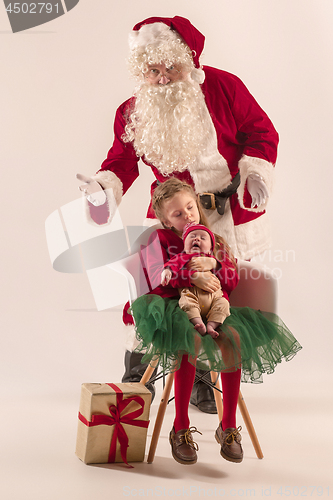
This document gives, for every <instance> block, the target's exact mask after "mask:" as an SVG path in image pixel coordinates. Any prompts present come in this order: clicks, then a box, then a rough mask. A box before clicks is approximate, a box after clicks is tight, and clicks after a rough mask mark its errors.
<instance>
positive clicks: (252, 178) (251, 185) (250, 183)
mask: <svg viewBox="0 0 333 500" xmlns="http://www.w3.org/2000/svg"><path fill="white" fill-rule="evenodd" d="M247 189H248V192H249V193H250V195H251V197H252V203H251V208H255V207H256V206H257V207H258V208H259V207H260V205H262V204H264V203H265V202H266V199H267V198H268V196H269V195H268V190H267V187H266V184H265V183H264V181H263V180H262V178H261V176H260V175H259V174H250V175H249V176H248V178H247Z"/></svg>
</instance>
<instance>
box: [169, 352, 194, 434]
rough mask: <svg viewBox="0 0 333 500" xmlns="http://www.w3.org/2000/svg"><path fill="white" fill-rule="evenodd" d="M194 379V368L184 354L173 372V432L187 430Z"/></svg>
mask: <svg viewBox="0 0 333 500" xmlns="http://www.w3.org/2000/svg"><path fill="white" fill-rule="evenodd" d="M194 377H195V366H194V365H192V363H190V362H189V360H188V356H187V354H184V356H183V358H182V362H181V364H180V368H179V369H178V370H177V371H176V372H175V382H174V390H175V407H176V416H175V421H174V424H173V425H174V428H175V432H178V431H180V430H181V429H188V428H189V426H190V419H189V418H188V405H189V404H190V397H191V392H192V388H193V383H194Z"/></svg>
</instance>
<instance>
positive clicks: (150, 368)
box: [140, 358, 264, 464]
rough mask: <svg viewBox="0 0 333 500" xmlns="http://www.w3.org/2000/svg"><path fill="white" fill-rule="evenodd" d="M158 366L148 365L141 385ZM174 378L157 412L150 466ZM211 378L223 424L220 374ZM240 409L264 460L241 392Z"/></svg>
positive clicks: (167, 384)
mask: <svg viewBox="0 0 333 500" xmlns="http://www.w3.org/2000/svg"><path fill="white" fill-rule="evenodd" d="M157 365H158V358H156V359H153V360H152V361H151V364H150V365H148V367H147V369H146V371H145V373H144V374H143V376H142V378H141V380H140V383H141V384H143V385H145V384H146V383H147V382H148V381H149V380H150V377H151V376H152V374H153V371H154V370H155V368H156V366H157ZM174 376H175V373H174V372H171V373H169V374H168V375H167V377H166V382H165V386H164V389H163V393H162V397H161V401H160V405H159V408H158V411H157V415H156V420H155V425H154V430H153V433H152V437H151V442H150V447H149V453H148V458H147V462H148V463H149V464H151V463H153V460H154V457H155V452H156V447H157V442H158V438H159V436H160V433H161V428H162V424H163V420H164V415H165V411H166V407H167V404H168V400H169V396H170V392H171V389H172V384H173V380H174ZM210 376H211V379H212V383H213V384H214V387H215V388H216V390H214V397H215V402H216V408H217V414H218V419H219V422H221V420H222V415H223V403H222V397H221V388H220V382H219V373H218V372H210ZM238 407H239V409H240V412H241V414H242V417H243V420H244V423H245V425H246V428H247V431H248V433H249V436H250V438H251V441H252V444H253V447H254V449H255V452H256V454H257V457H258V458H263V456H264V455H263V453H262V451H261V447H260V444H259V441H258V437H257V434H256V432H255V430H254V427H253V424H252V420H251V417H250V414H249V412H248V409H247V407H246V404H245V401H244V398H243V396H242V393H241V392H240V391H239V396H238Z"/></svg>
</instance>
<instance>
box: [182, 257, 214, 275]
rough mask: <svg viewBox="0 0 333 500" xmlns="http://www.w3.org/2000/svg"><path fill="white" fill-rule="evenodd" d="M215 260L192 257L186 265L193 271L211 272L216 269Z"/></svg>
mask: <svg viewBox="0 0 333 500" xmlns="http://www.w3.org/2000/svg"><path fill="white" fill-rule="evenodd" d="M216 264H217V262H216V259H214V257H192V259H191V260H190V262H189V263H188V265H187V268H188V269H191V270H193V271H199V272H204V271H211V270H212V269H215V268H216Z"/></svg>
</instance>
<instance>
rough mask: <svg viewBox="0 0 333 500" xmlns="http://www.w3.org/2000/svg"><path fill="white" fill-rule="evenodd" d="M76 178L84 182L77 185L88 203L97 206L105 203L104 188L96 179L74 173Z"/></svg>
mask: <svg viewBox="0 0 333 500" xmlns="http://www.w3.org/2000/svg"><path fill="white" fill-rule="evenodd" d="M76 178H77V179H79V181H82V182H84V184H81V186H79V190H80V191H82V192H83V193H84V194H85V195H86V197H87V200H88V201H89V202H90V203H92V204H93V205H94V206H95V207H99V206H100V205H103V204H104V203H105V200H106V195H105V192H104V189H103V188H102V186H101V185H100V184H99V183H98V182H97V181H95V180H94V179H92V178H91V177H86V176H85V175H82V174H76Z"/></svg>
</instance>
